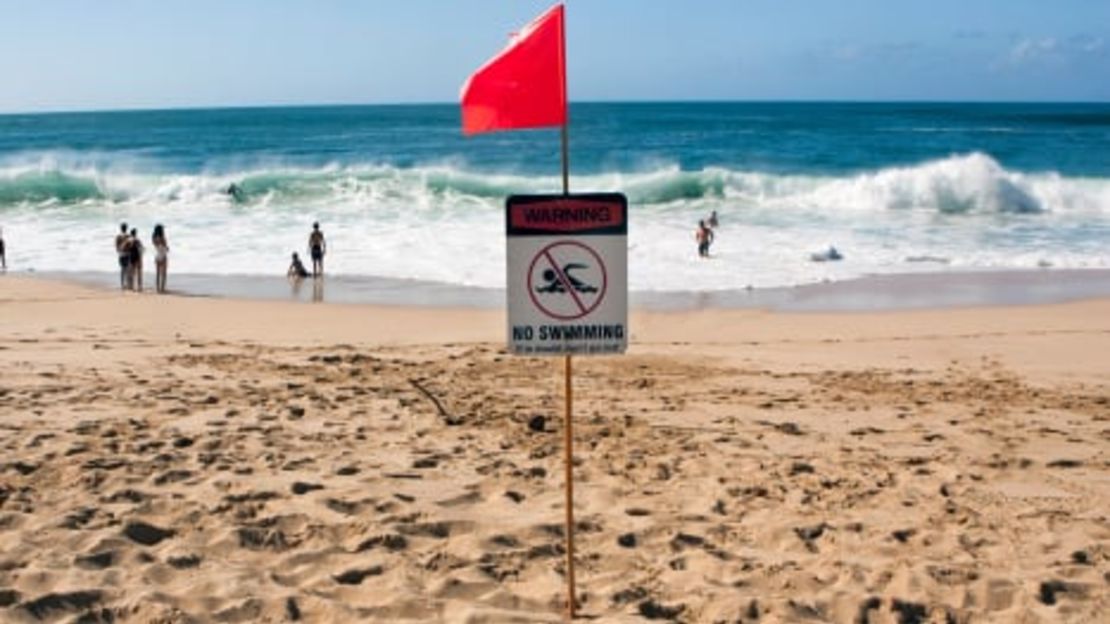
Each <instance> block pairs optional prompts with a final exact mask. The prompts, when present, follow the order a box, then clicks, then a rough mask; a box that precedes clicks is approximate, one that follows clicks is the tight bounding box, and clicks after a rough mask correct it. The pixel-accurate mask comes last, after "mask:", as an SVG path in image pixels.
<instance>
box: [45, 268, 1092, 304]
mask: <svg viewBox="0 0 1110 624" xmlns="http://www.w3.org/2000/svg"><path fill="white" fill-rule="evenodd" d="M42 277H45V278H47V279H55V280H61V281H69V282H75V283H80V284H85V285H89V286H94V287H99V288H109V289H112V288H116V287H117V286H118V284H119V277H118V275H117V274H115V273H97V272H83V273H82V272H75V273H53V274H45V275H43V276H42ZM170 280H171V282H170V287H171V290H172V291H173V292H174V293H175V294H179V295H192V296H202V297H223V298H235V299H264V300H274V301H302V302H322V303H368V304H377V305H390V306H397V305H402V306H434V307H455V308H504V307H505V291H504V289H496V288H480V287H476V286H458V285H452V284H442V283H435V282H421V281H415V280H400V279H390V278H382V277H355V276H345V275H339V276H331V275H329V276H327V278H326V279H325V280H322V281H321V280H301V281H298V282H290V281H289V280H287V279H285V278H284V277H281V276H259V275H191V274H184V275H181V274H173V275H171V277H170ZM1096 298H1110V270H1105V269H1083V270H1079V269H1051V270H1033V271H1029V270H999V271H966V272H960V271H949V272H946V273H907V274H895V275H874V276H870V277H865V278H860V279H854V280H846V281H842V282H829V283H824V284H811V285H805V286H796V287H789V288H753V289H739V290H737V289H733V290H729V289H723V290H716V291H705V292H635V291H634V292H632V293H631V294H630V301H631V304H632V305H633V306H634V307H636V308H638V309H644V310H656V311H692V310H705V309H712V308H729V309H732V308H743V309H766V310H780V311H788V312H797V311H810V312H831V311H842V312H843V311H857V312H866V311H875V310H914V309H933V308H952V307H969V306H988V305H989V306H1000V305H1010V306H1012V305H1030V304H1043V303H1062V302H1067V301H1081V300H1085V299H1096Z"/></svg>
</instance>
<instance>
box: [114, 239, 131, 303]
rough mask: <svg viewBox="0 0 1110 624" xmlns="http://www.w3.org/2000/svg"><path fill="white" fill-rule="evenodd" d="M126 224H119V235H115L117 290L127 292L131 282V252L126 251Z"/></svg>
mask: <svg viewBox="0 0 1110 624" xmlns="http://www.w3.org/2000/svg"><path fill="white" fill-rule="evenodd" d="M127 241H128V237H127V224H126V223H121V224H119V234H116V256H118V257H119V289H120V290H127V285H128V283H129V282H130V281H131V252H130V250H128V249H127Z"/></svg>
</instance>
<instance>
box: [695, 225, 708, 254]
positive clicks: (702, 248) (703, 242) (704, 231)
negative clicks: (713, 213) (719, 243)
mask: <svg viewBox="0 0 1110 624" xmlns="http://www.w3.org/2000/svg"><path fill="white" fill-rule="evenodd" d="M694 239H695V240H697V241H698V255H699V256H701V257H702V258H708V257H709V246H710V245H712V244H713V230H711V229H709V227H708V226H706V225H705V220H704V219H702V220H701V221H698V229H697V230H696V231H695V232H694Z"/></svg>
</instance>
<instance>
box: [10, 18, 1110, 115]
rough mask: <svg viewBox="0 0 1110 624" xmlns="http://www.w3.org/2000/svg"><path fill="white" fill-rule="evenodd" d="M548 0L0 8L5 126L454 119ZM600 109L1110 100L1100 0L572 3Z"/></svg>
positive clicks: (588, 90)
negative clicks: (202, 111)
mask: <svg viewBox="0 0 1110 624" xmlns="http://www.w3.org/2000/svg"><path fill="white" fill-rule="evenodd" d="M552 4H553V2H551V1H550V0H546V1H536V0H498V1H495V0H450V1H448V0H438V1H434V0H388V1H387V0H361V1H359V0H312V1H308V0H304V1H301V0H296V1H295V0H219V1H216V0H152V1H143V0H97V1H95V2H90V1H82V0H37V1H31V0H26V1H20V0H0V112H36V111H52V110H103V109H134V108H179V107H211V106H253V105H297V104H385V103H414V102H417V103H422V102H454V101H456V100H457V97H458V90H459V86H460V85H461V84H462V82H463V80H465V78H466V77H467V75H469V73H470V72H472V71H473V70H474V69H476V68H477V67H478V66H480V65H481V64H482V63H483V62H484V61H485V60H487V59H488V58H489V57H490V56H492V55H493V54H495V53H496V52H497V51H499V50H500V49H501V48H502V47H503V45H504V44H505V42H506V40H507V37H508V36H509V34H510V33H511V32H513V31H514V30H515V29H517V28H519V27H520V26H522V25H524V24H526V23H527V22H528V21H530V20H531V18H533V17H534V16H536V15H538V14H540V13H542V12H543V11H544V10H545V9H546V8H548V7H549V6H551V5H552ZM566 7H567V8H566V10H567V49H568V51H567V55H568V58H567V63H568V74H569V76H568V90H569V95H570V98H571V100H572V101H575V100H577V101H598V100H609V101H612V100H617V101H625V100H656V101H658V100H857V101H858V100H864V101H866V100H959V101H963V100H987V101H1000V100H1001V101H1099V102H1105V101H1110V2H1108V1H1106V0H1053V1H1051V2H1050V1H1048V0H928V1H921V0H838V1H832V0H828V1H823V0H809V1H801V0H567V2H566Z"/></svg>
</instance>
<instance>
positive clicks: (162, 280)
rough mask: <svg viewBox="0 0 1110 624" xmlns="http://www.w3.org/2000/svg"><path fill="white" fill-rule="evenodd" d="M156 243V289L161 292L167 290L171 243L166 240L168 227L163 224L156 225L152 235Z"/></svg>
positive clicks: (152, 240) (151, 238) (151, 239)
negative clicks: (167, 270)
mask: <svg viewBox="0 0 1110 624" xmlns="http://www.w3.org/2000/svg"><path fill="white" fill-rule="evenodd" d="M150 242H151V244H153V245H154V270H155V275H154V289H155V290H156V291H158V292H160V293H165V292H166V268H167V266H168V265H169V261H170V245H169V243H167V242H166V229H165V228H164V227H162V224H161V223H159V224H158V225H155V226H154V234H152V235H151V237H150Z"/></svg>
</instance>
